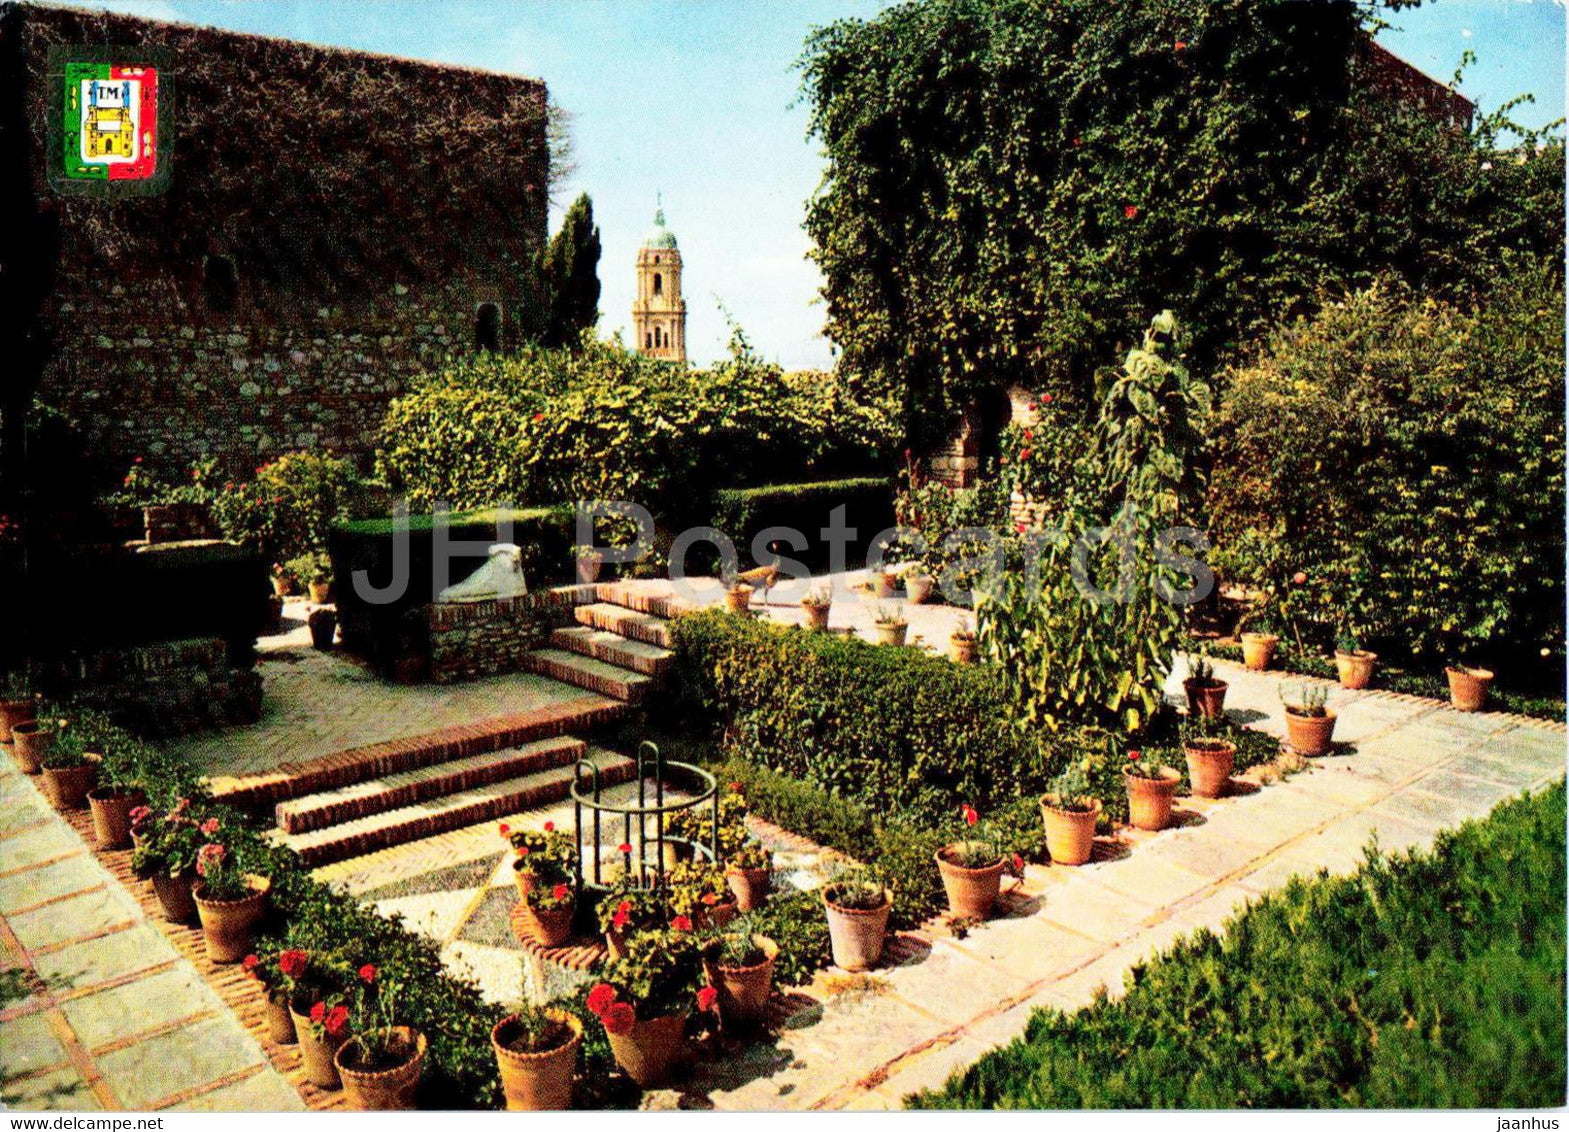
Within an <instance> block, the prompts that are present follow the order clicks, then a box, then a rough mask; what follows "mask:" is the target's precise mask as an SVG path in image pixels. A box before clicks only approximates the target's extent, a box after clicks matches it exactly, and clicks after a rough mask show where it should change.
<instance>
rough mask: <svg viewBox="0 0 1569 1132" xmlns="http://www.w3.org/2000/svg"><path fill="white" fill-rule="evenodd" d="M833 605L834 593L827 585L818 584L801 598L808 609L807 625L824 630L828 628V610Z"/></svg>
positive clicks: (803, 605) (803, 606)
mask: <svg viewBox="0 0 1569 1132" xmlns="http://www.w3.org/2000/svg"><path fill="white" fill-rule="evenodd" d="M832 605H833V593H832V591H830V590H829V589H828V587H827V586H818V587H816V588H814V589H813V590H812V591H811V592H810V593H809V594H807V595H806V596H805V597H803V598H802V599H801V608H802V609H804V610H805V611H806V627H807V628H808V629H815V630H817V631H818V632H822V631H824V630H826V629H827V628H828V610H829V607H831V606H832Z"/></svg>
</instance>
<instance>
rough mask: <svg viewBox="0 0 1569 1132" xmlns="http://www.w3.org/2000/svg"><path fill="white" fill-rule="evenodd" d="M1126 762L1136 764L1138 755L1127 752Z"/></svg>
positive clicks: (1135, 752) (1134, 752) (1133, 752)
mask: <svg viewBox="0 0 1569 1132" xmlns="http://www.w3.org/2000/svg"><path fill="white" fill-rule="evenodd" d="M1128 761H1129V762H1130V763H1136V762H1138V761H1139V753H1138V752H1137V751H1129V752H1128Z"/></svg>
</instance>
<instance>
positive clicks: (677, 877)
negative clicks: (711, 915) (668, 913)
mask: <svg viewBox="0 0 1569 1132" xmlns="http://www.w3.org/2000/svg"><path fill="white" fill-rule="evenodd" d="M665 883H666V884H667V885H668V886H669V888H670V907H671V909H672V910H673V911H674V912H675V913H676V914H677V915H678V916H688V917H691V916H695V915H697V914H698V913H699V912H701V911H704V910H706V909H709V908H717V907H719V906H720V905H722V904H728V903H730V902H732V901H733V900H735V895H734V894H733V893H732V892H731V891H730V886H729V883H728V882H727V881H726V880H725V871H724V869H723V868H722V867H720V866H718V865H714V864H711V863H709V862H707V861H680V862H678V863H677V864H676V865H675V867H674V868H672V869H670V871H669V872H667V873H666V874H665Z"/></svg>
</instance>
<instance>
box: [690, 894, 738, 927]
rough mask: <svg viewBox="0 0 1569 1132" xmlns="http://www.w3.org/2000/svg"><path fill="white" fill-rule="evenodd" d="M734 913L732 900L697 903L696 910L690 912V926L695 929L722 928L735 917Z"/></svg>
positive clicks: (734, 907)
mask: <svg viewBox="0 0 1569 1132" xmlns="http://www.w3.org/2000/svg"><path fill="white" fill-rule="evenodd" d="M735 913H736V902H735V901H734V900H725V901H723V902H721V903H719V904H699V905H698V907H697V911H696V912H694V913H692V927H693V929H694V930H696V931H706V930H707V929H709V928H722V927H724V926H725V925H726V924H728V923H729V922H730V921H731V920H733V919H735Z"/></svg>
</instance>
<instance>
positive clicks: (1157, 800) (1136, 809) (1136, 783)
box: [1122, 766, 1182, 830]
mask: <svg viewBox="0 0 1569 1132" xmlns="http://www.w3.org/2000/svg"><path fill="white" fill-rule="evenodd" d="M1122 777H1123V780H1124V781H1125V782H1126V783H1127V784H1128V821H1129V823H1130V824H1132V826H1133V828H1134V829H1148V830H1157V829H1165V828H1166V827H1167V826H1168V825H1170V824H1171V802H1172V799H1173V798H1174V797H1176V794H1177V787H1179V786H1181V785H1182V775H1181V774H1179V773H1178V772H1177V771H1176V770H1174V769H1172V768H1171V767H1169V766H1168V767H1162V768H1161V772H1160V777H1159V778H1144V777H1142V776H1141V775H1137V774H1127V773H1124V774H1123V776H1122Z"/></svg>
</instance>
